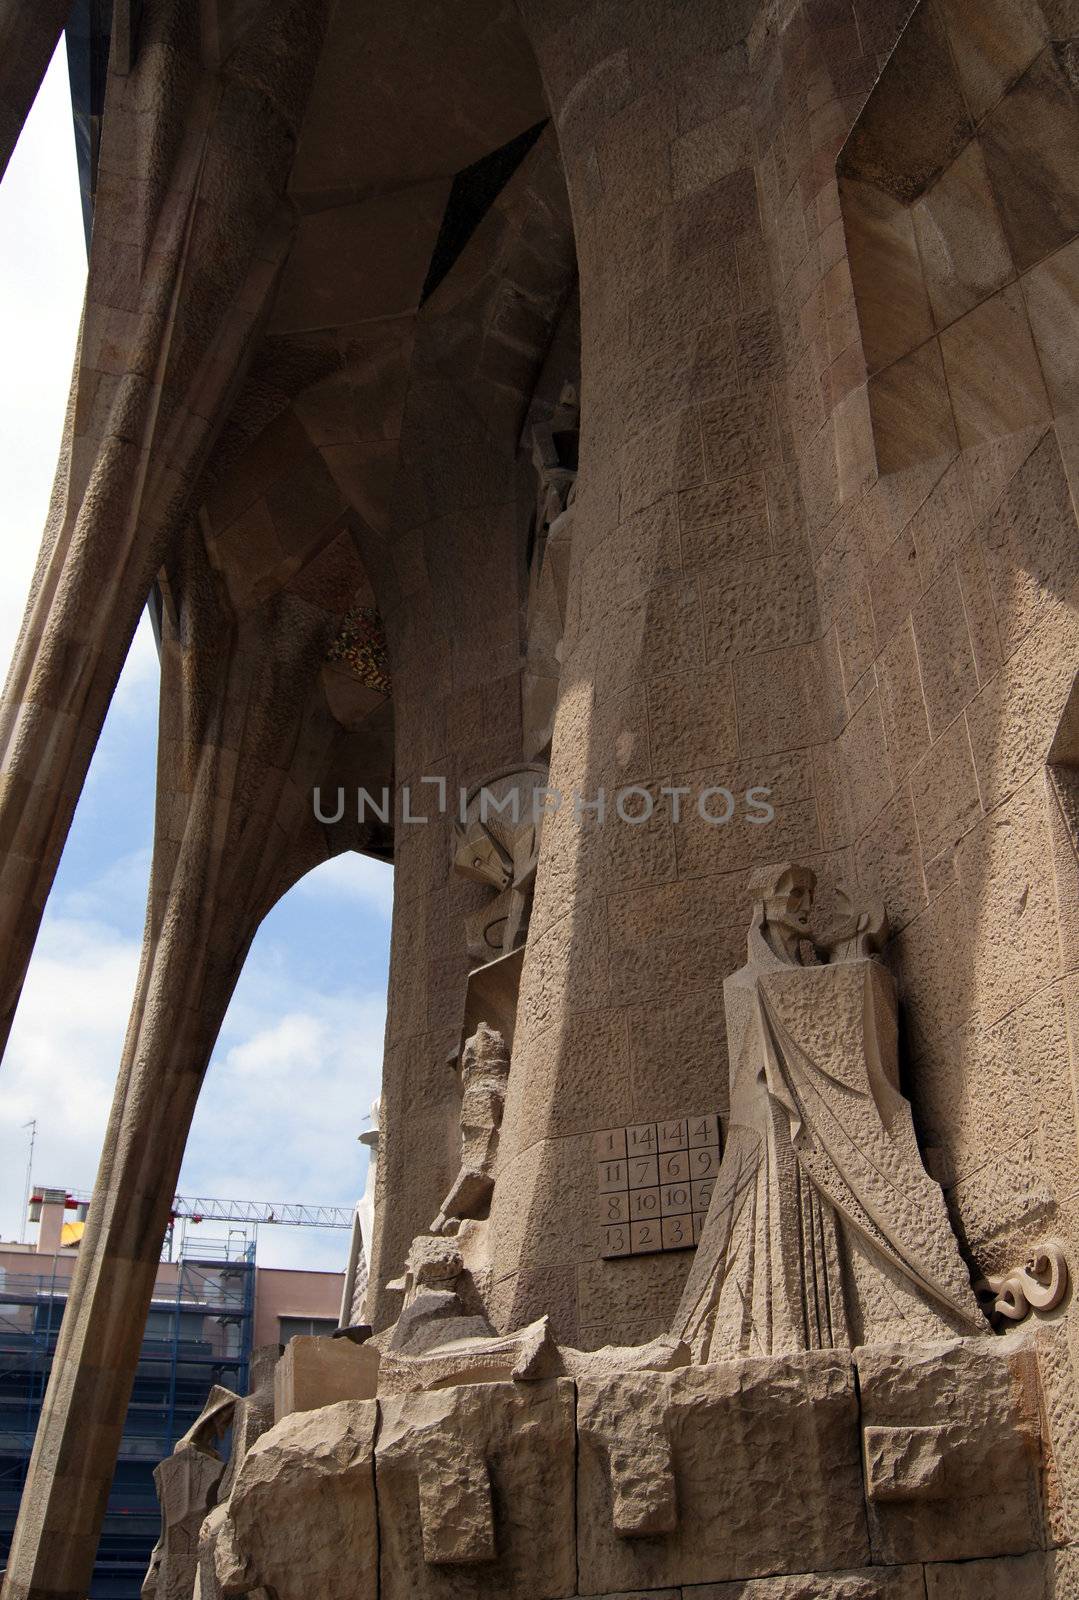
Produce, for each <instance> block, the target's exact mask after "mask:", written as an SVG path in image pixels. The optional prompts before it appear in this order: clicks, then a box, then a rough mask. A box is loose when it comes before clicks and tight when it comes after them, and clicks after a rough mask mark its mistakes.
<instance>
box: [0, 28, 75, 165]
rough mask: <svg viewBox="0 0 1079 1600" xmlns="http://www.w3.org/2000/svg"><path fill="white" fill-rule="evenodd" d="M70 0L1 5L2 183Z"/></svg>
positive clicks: (59, 35)
mask: <svg viewBox="0 0 1079 1600" xmlns="http://www.w3.org/2000/svg"><path fill="white" fill-rule="evenodd" d="M70 10H71V0H36V4H34V5H29V6H28V5H25V4H24V0H2V3H0V180H2V179H3V176H4V173H5V172H6V171H7V164H8V162H9V161H10V160H11V152H12V151H13V150H14V148H15V145H16V143H17V142H18V138H19V134H20V133H21V132H22V126H23V123H24V122H25V121H26V119H27V117H28V115H29V113H30V107H31V106H32V105H33V103H34V100H35V98H36V96H37V92H38V90H39V89H40V88H41V80H42V79H43V78H44V76H45V73H46V71H47V69H48V65H49V62H50V61H51V60H52V58H53V53H54V51H55V50H56V46H57V45H58V44H59V43H60V37H61V35H62V34H63V31H64V28H65V26H66V24H67V18H68V13H69V11H70Z"/></svg>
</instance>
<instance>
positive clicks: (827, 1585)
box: [682, 1567, 925, 1600]
mask: <svg viewBox="0 0 1079 1600" xmlns="http://www.w3.org/2000/svg"><path fill="white" fill-rule="evenodd" d="M924 1596H925V1580H924V1578H923V1576H922V1568H921V1567H865V1568H863V1569H862V1570H861V1571H860V1572H803V1573H799V1574H797V1575H796V1576H791V1577H782V1578H756V1579H751V1580H750V1581H749V1582H748V1583H705V1584H700V1585H693V1586H691V1587H688V1588H685V1589H683V1591H682V1600H924Z"/></svg>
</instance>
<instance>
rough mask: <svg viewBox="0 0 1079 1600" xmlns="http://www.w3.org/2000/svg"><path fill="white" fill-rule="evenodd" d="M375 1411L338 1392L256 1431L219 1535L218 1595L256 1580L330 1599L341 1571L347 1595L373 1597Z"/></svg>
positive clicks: (292, 1595) (280, 1591)
mask: <svg viewBox="0 0 1079 1600" xmlns="http://www.w3.org/2000/svg"><path fill="white" fill-rule="evenodd" d="M338 1342H339V1343H345V1342H346V1341H344V1340H340V1341H338ZM377 1409H378V1408H377V1406H376V1404H375V1402H374V1401H373V1400H346V1401H342V1402H340V1403H339V1404H337V1405H332V1406H323V1407H322V1408H321V1409H320V1410H318V1411H303V1412H298V1413H295V1414H294V1415H292V1416H288V1417H286V1418H285V1419H284V1420H283V1421H282V1422H278V1423H277V1424H275V1426H274V1427H273V1428H271V1429H270V1431H269V1433H264V1434H263V1435H262V1438H261V1439H256V1441H255V1443H254V1444H253V1445H252V1446H251V1449H250V1450H249V1451H248V1452H247V1455H246V1457H245V1458H244V1463H243V1466H242V1467H241V1468H240V1471H239V1473H238V1474H237V1478H236V1484H235V1487H234V1488H233V1491H232V1497H231V1499H230V1501H229V1515H228V1521H227V1524H226V1525H225V1527H224V1528H223V1529H221V1530H220V1531H219V1534H218V1542H217V1561H216V1565H217V1572H218V1576H219V1578H221V1579H222V1588H223V1590H224V1592H225V1593H226V1594H244V1593H246V1592H247V1591H248V1590H249V1589H253V1588H256V1587H257V1586H259V1585H261V1586H263V1587H265V1588H267V1589H269V1590H270V1592H271V1593H272V1594H273V1595H274V1596H275V1597H276V1600H328V1597H329V1596H331V1595H335V1594H339V1593H340V1592H341V1585H342V1575H345V1574H347V1586H348V1594H349V1600H375V1596H376V1595H377V1593H378V1570H377V1560H378V1557H377V1551H378V1523H377V1516H376V1509H375V1475H374V1443H375V1419H376V1415H377ZM224 1554H227V1557H228V1559H227V1560H223V1559H222V1556H223V1555H224Z"/></svg>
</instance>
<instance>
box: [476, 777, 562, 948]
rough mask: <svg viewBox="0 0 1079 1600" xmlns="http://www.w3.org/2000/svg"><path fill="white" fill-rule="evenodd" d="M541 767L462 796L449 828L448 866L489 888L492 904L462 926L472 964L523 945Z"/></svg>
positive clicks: (484, 781) (489, 780) (489, 781)
mask: <svg viewBox="0 0 1079 1600" xmlns="http://www.w3.org/2000/svg"><path fill="white" fill-rule="evenodd" d="M546 782H547V768H546V767H545V766H542V765H539V764H533V765H522V766H520V767H504V768H501V769H500V770H498V771H497V772H492V773H489V774H488V775H487V776H486V777H485V778H481V779H480V780H479V781H478V782H477V783H474V784H473V785H472V787H471V788H470V789H469V790H468V791H467V792H466V795H465V801H464V805H463V807H462V820H459V821H457V822H455V823H454V828H453V867H454V870H455V871H456V872H458V873H460V874H461V876H462V877H465V878H471V879H472V880H473V881H474V882H476V883H483V884H486V885H488V886H489V887H490V888H492V889H494V891H495V894H494V897H493V899H491V900H490V901H488V903H487V904H486V905H485V906H483V907H482V908H481V909H480V910H479V911H477V912H474V913H473V914H472V915H471V916H470V917H468V918H466V921H465V932H466V937H467V939H468V953H469V956H470V958H471V960H472V963H473V965H481V964H483V963H485V962H488V961H494V960H496V959H497V958H498V957H499V956H503V955H508V954H509V953H510V952H511V951H512V950H516V949H517V948H518V947H519V946H521V945H523V944H524V941H525V937H526V935H527V933H528V919H529V915H530V914H531V910H532V893H533V890H534V888H535V881H536V862H537V860H538V859H539V832H540V829H539V820H538V815H539V809H540V808H539V800H538V796H537V791H540V790H542V789H543V788H544V787H545V785H546Z"/></svg>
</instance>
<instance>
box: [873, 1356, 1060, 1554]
mask: <svg viewBox="0 0 1079 1600" xmlns="http://www.w3.org/2000/svg"><path fill="white" fill-rule="evenodd" d="M854 1359H855V1363H856V1365H857V1369H858V1383H859V1389H860V1394H861V1407H862V1424H863V1430H864V1431H863V1444H864V1451H865V1476H866V1500H867V1508H868V1514H869V1537H870V1541H871V1544H872V1549H873V1559H874V1560H875V1561H879V1562H881V1563H883V1564H885V1565H898V1564H901V1563H903V1562H909V1561H959V1560H967V1559H971V1558H974V1557H979V1556H994V1555H1020V1554H1022V1553H1024V1552H1025V1551H1028V1550H1033V1549H1035V1548H1037V1546H1038V1545H1039V1544H1040V1542H1041V1539H1042V1518H1041V1511H1040V1503H1039V1490H1038V1476H1039V1468H1040V1448H1039V1426H1038V1421H1037V1398H1036V1380H1035V1369H1034V1356H1033V1348H1032V1347H1031V1346H1029V1345H1026V1346H1024V1345H1021V1346H1018V1347H1016V1346H1011V1347H1010V1348H1007V1349H1005V1348H1002V1347H1001V1346H999V1345H997V1344H996V1343H995V1342H994V1341H992V1340H989V1339H956V1340H952V1341H948V1342H945V1343H940V1344H925V1345H909V1344H908V1345H875V1346H865V1347H863V1348H862V1349H860V1350H857V1351H856V1352H855V1357H854Z"/></svg>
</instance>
